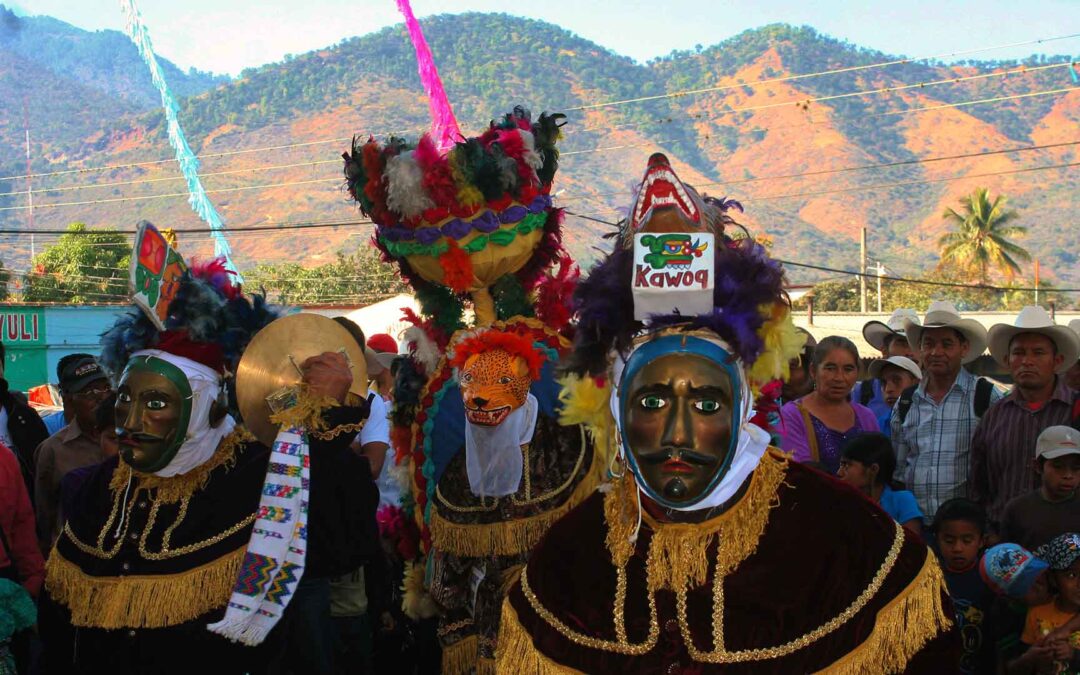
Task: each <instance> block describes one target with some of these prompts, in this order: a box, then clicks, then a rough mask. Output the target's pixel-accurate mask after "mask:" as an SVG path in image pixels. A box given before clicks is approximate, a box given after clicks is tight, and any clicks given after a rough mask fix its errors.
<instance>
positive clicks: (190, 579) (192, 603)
mask: <svg viewBox="0 0 1080 675" xmlns="http://www.w3.org/2000/svg"><path fill="white" fill-rule="evenodd" d="M246 550H247V545H246V544H245V545H244V546H241V547H240V548H238V549H236V550H235V551H232V552H230V553H227V554H225V555H223V556H221V557H220V558H218V559H217V560H214V561H211V562H209V563H207V564H205V565H202V566H199V567H196V568H194V569H190V570H186V571H184V572H178V573H176V574H160V575H131V576H123V577H95V576H90V575H88V574H86V573H84V572H83V571H82V570H81V569H79V567H78V566H77V565H76V564H74V563H73V562H71V561H69V560H67V559H66V558H64V556H63V555H61V554H60V552H59V551H57V550H56V549H53V552H52V555H50V556H49V562H48V563H47V564H46V566H45V587H46V588H48V589H49V594H50V595H51V596H52V597H53V598H54V599H55V600H56V601H57V602H59V603H60V604H62V605H64V606H66V607H67V608H68V609H69V610H70V611H71V622H72V624H73V625H75V626H77V627H80V628H105V629H109V630H113V629H117V628H165V627H167V626H175V625H177V624H181V623H184V622H185V621H191V620H192V619H195V618H198V617H199V616H202V615H203V614H205V613H207V612H209V611H211V610H214V609H217V608H219V607H224V606H225V603H227V602H228V601H229V596H230V595H231V594H232V589H233V585H234V584H236V577H237V575H238V574H239V573H240V563H241V561H243V559H244V552H245V551H246Z"/></svg>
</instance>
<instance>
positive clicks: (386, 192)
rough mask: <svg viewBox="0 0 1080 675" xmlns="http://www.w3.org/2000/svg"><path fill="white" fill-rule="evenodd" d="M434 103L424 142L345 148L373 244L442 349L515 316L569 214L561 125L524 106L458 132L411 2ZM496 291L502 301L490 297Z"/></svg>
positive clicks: (412, 29)
mask: <svg viewBox="0 0 1080 675" xmlns="http://www.w3.org/2000/svg"><path fill="white" fill-rule="evenodd" d="M398 6H399V8H400V9H401V11H402V13H403V14H404V15H405V24H406V27H407V28H408V31H409V34H410V36H411V38H412V41H413V45H414V48H415V51H416V57H417V61H418V63H419V70H420V77H421V80H422V82H423V84H424V87H425V89H426V90H427V94H428V100H429V103H430V107H431V117H432V129H431V131H430V132H429V133H427V134H425V135H423V136H421V137H420V139H419V140H417V141H415V142H409V141H406V140H404V139H401V138H393V137H391V138H389V139H387V140H386V141H385V142H379V141H377V140H375V139H374V138H368V139H367V140H366V141H364V140H362V139H359V138H354V139H353V143H352V148H351V152H346V153H344V155H343V157H344V160H345V179H346V186H347V188H348V191H349V195H350V196H351V197H352V198H353V199H355V200H356V201H357V202H358V203H359V205H360V210H361V212H363V213H364V214H365V215H367V216H369V217H370V218H371V219H372V221H374V223H375V226H376V231H375V245H376V246H377V247H378V248H379V249H380V250H381V251H382V252H383V254H384V257H385V258H386V259H387V260H392V261H394V262H396V263H397V264H398V266H399V268H400V270H401V274H402V276H403V277H404V278H405V280H406V281H407V282H408V283H409V284H410V285H411V286H412V287H413V288H414V289H415V291H416V295H417V299H418V300H419V302H420V305H421V308H422V309H423V312H424V314H427V315H428V316H430V317H433V320H434V324H435V327H437V328H438V329H439V330H438V331H437V332H438V337H439V338H440V340H439V341H440V342H441V344H442V345H443V346H445V341H446V339H447V338H448V337H449V334H450V333H452V332H453V331H454V330H456V329H458V328H461V327H463V323H462V319H461V316H462V312H463V309H464V302H465V300H466V298H470V299H471V301H472V305H473V310H474V313H475V316H476V323H477V324H478V325H484V324H488V323H491V322H492V321H495V320H497V319H505V318H509V317H508V316H505V315H503V314H504V312H500V311H499V307H498V305H499V304H500V302H501V304H506V303H507V302H508V301H509V302H512V299H513V298H514V297H518V296H524V295H525V294H527V293H529V292H530V291H531V290H532V289H533V288H534V286H535V284H536V283H537V281H538V279H539V278H540V276H541V275H542V273H543V271H544V270H545V269H546V268H547V267H549V266H550V265H551V264H552V262H554V261H555V259H556V258H557V257H558V255H559V252H560V250H561V225H560V223H561V213H560V212H559V210H558V209H555V208H554V207H553V205H552V200H551V185H552V181H553V179H554V177H555V172H556V170H557V169H558V163H559V152H558V149H557V148H556V143H557V141H558V139H559V136H560V131H559V128H560V126H562V124H563V122H562V120H563V119H564V116H563V115H560V114H551V115H549V114H547V113H541V114H540V116H539V117H538V118H537V119H535V120H534V119H533V117H532V115H531V113H530V112H529V111H528V110H526V109H525V108H523V107H521V106H517V107H514V109H513V110H512V111H511V112H510V113H508V114H506V115H505V116H504V117H502V118H501V119H500V120H498V121H493V122H491V123H490V125H489V126H488V128H487V130H486V131H484V132H483V133H482V134H480V135H479V136H475V137H471V138H465V137H464V136H463V135H462V133H461V132H460V131H459V129H458V124H457V121H456V119H455V118H454V113H453V110H452V109H451V107H450V103H449V101H448V100H447V98H446V93H445V91H444V90H443V85H442V81H441V80H440V79H439V74H438V71H437V70H436V68H435V64H434V62H433V59H432V56H431V52H430V50H429V49H428V46H427V43H426V41H425V40H424V36H423V32H422V31H421V29H420V25H419V24H418V23H417V21H416V19H415V17H413V15H412V10H411V8H410V7H409V5H408V3H407V2H405V0H399V2H398ZM493 296H494V297H493Z"/></svg>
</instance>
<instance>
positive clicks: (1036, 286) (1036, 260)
mask: <svg viewBox="0 0 1080 675" xmlns="http://www.w3.org/2000/svg"><path fill="white" fill-rule="evenodd" d="M1038 304H1039V259H1038V258H1035V305H1036V306H1038Z"/></svg>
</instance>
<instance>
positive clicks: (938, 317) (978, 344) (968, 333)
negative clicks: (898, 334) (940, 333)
mask: <svg viewBox="0 0 1080 675" xmlns="http://www.w3.org/2000/svg"><path fill="white" fill-rule="evenodd" d="M927 328H952V329H953V330H955V331H957V332H958V333H960V334H961V335H963V336H964V337H965V338H966V339H967V341H968V344H969V345H970V348H969V349H968V353H967V356H965V357H964V360H963V363H971V362H972V361H974V360H975V359H977V358H979V356H980V355H981V354H982V353H983V352H984V351H986V329H985V328H983V325H982V324H981V323H979V322H978V321H976V320H975V319H963V318H961V317H960V312H959V311H957V309H956V305H954V304H952V303H951V302H949V301H947V300H936V301H934V302H932V303H930V309H928V310H926V319H925V320H924V321H923V322H922V323H919V317H917V316H916V317H915V318H913V319H912V318H905V319H904V332H905V333H906V334H907V339H908V344H910V345H911V347H912V348H913V349H918V347H919V345H920V344H921V343H922V332H923V330H925V329H927Z"/></svg>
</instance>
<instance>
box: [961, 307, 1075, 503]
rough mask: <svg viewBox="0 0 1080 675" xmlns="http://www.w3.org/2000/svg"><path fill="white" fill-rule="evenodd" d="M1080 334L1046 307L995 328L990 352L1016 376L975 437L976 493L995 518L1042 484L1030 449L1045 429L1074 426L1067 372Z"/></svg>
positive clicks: (1030, 310) (973, 478) (973, 481)
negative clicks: (1058, 321)
mask: <svg viewBox="0 0 1080 675" xmlns="http://www.w3.org/2000/svg"><path fill="white" fill-rule="evenodd" d="M1077 354H1080V338H1078V337H1077V335H1076V333H1074V332H1073V331H1071V330H1069V328H1068V327H1066V326H1057V325H1055V324H1054V320H1053V319H1051V318H1050V315H1049V314H1048V313H1047V312H1046V310H1045V309H1043V308H1042V307H1031V306H1029V307H1025V308H1024V309H1023V310H1021V312H1020V315H1019V316H1017V317H1016V321H1015V322H1013V323H1012V324H1011V325H1010V324H1005V323H999V324H995V325H994V326H991V328H990V355H991V356H993V357H994V360H995V361H997V362H998V363H1000V364H1001V365H1003V366H1005V367H1007V368H1008V369H1009V372H1010V373H1011V374H1012V379H1013V383H1014V385H1013V389H1012V391H1011V392H1010V393H1009V395H1008V396H1006V397H1005V398H1003V399H1002V400H1000V401H998V402H997V403H996V404H994V405H993V406H991V407H990V409H989V410H987V411H986V414H985V415H984V416H983V418H982V420H981V421H980V422H979V426H978V429H976V431H975V436H974V438H972V441H971V488H972V496H973V497H975V499H976V500H978V501H979V502H980V503H981V504H983V506H985V507H986V512H987V515H988V516H990V519H991V520H992V521H994V522H998V521H999V520H1000V518H1001V515H1002V512H1003V511H1004V509H1005V505H1006V504H1007V503H1008V502H1009V500H1011V499H1012V498H1013V497H1019V496H1020V495H1022V494H1026V493H1028V492H1030V491H1031V490H1033V489H1034V488H1036V487H1038V484H1039V477H1038V475H1037V474H1036V473H1035V472H1034V471H1032V467H1031V451H1032V449H1033V448H1034V447H1035V440H1036V439H1037V438H1038V437H1039V434H1040V433H1042V431H1043V429H1046V428H1047V427H1052V426H1058V425H1066V426H1067V425H1069V424H1070V422H1071V418H1072V407H1073V399H1074V396H1075V395H1074V394H1073V392H1072V391H1070V390H1069V387H1068V386H1067V385H1066V384H1065V378H1064V377H1063V375H1064V373H1065V371H1066V370H1068V369H1069V367H1070V366H1071V365H1072V364H1074V363H1076V359H1077Z"/></svg>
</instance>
